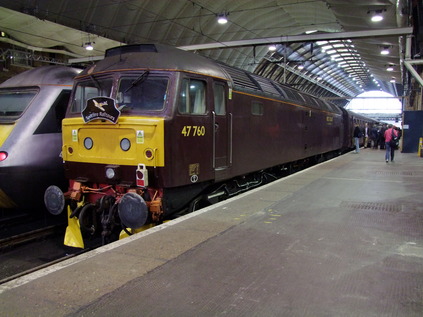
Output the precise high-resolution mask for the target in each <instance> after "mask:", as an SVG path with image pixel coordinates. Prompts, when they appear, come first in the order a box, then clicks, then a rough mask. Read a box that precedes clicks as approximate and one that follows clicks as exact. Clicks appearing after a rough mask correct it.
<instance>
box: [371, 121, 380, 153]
mask: <svg viewBox="0 0 423 317" xmlns="http://www.w3.org/2000/svg"><path fill="white" fill-rule="evenodd" d="M370 142H371V145H372V148H373V149H377V148H378V144H379V133H378V131H377V127H376V125H373V126H372V127H371V129H370Z"/></svg>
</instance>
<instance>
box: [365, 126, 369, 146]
mask: <svg viewBox="0 0 423 317" xmlns="http://www.w3.org/2000/svg"><path fill="white" fill-rule="evenodd" d="M368 143H369V127H368V125H367V123H366V124H365V126H364V148H367V146H368Z"/></svg>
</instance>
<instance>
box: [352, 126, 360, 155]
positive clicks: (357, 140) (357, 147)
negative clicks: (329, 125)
mask: <svg viewBox="0 0 423 317" xmlns="http://www.w3.org/2000/svg"><path fill="white" fill-rule="evenodd" d="M353 137H354V144H355V153H360V137H361V129H360V127H359V126H358V124H356V125H355V128H354V132H353Z"/></svg>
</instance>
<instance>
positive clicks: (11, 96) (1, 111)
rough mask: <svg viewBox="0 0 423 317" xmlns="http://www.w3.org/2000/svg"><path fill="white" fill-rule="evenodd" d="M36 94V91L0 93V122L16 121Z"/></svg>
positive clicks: (6, 91) (3, 91)
mask: <svg viewBox="0 0 423 317" xmlns="http://www.w3.org/2000/svg"><path fill="white" fill-rule="evenodd" d="M37 93H38V89H25V90H2V91H0V120H1V121H8V122H13V121H15V120H17V119H18V118H19V117H20V116H21V115H22V113H23V112H24V111H25V109H26V108H27V107H28V106H29V104H30V103H31V101H32V99H33V98H34V97H35V96H36V95H37Z"/></svg>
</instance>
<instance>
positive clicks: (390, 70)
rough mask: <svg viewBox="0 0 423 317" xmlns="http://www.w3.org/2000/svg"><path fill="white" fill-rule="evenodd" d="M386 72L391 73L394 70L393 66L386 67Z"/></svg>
mask: <svg viewBox="0 0 423 317" xmlns="http://www.w3.org/2000/svg"><path fill="white" fill-rule="evenodd" d="M386 70H387V71H388V72H392V71H393V70H394V65H388V66H387V67H386Z"/></svg>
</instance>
